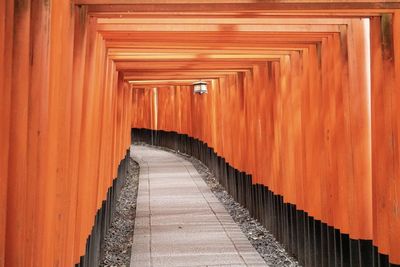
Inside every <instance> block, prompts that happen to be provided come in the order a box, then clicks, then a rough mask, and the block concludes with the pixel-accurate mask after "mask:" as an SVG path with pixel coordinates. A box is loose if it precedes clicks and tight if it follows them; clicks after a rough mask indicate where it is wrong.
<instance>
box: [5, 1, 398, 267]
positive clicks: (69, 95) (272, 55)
mask: <svg viewBox="0 0 400 267" xmlns="http://www.w3.org/2000/svg"><path fill="white" fill-rule="evenodd" d="M117 2H118V3H121V4H120V5H109V4H113V3H117ZM117 2H115V1H112V0H94V1H91V0H76V1H75V2H74V1H61V2H60V1H54V0H50V1H33V0H20V1H11V0H6V1H0V266H71V265H73V264H74V263H76V262H78V261H79V257H80V256H81V255H82V254H83V253H84V249H85V244H86V239H87V237H88V235H89V233H90V230H91V228H92V226H93V223H94V216H95V214H96V211H97V209H98V208H99V207H100V206H101V202H102V201H103V200H104V199H105V197H106V193H107V190H108V188H109V187H110V186H111V184H112V181H113V179H114V178H115V177H116V174H117V173H116V172H117V167H118V164H119V162H120V160H121V159H122V158H123V157H124V155H125V153H126V149H128V147H129V144H130V129H131V127H138V128H148V129H159V130H167V131H176V132H179V133H185V134H188V135H190V136H192V137H195V138H198V139H200V140H202V141H204V142H206V143H207V144H208V145H209V146H210V147H213V148H214V149H215V151H216V152H217V153H218V154H219V155H221V156H223V157H224V158H225V159H226V160H227V161H228V162H229V163H230V164H231V165H232V166H234V167H235V168H238V169H239V170H241V171H245V172H247V173H250V174H252V175H253V179H254V180H253V181H254V182H255V183H259V184H264V185H266V186H268V187H269V189H270V190H272V191H273V192H275V193H276V194H280V195H282V196H283V197H284V201H285V202H289V203H293V204H296V206H297V208H299V209H302V210H305V211H307V212H308V213H309V214H310V215H311V216H314V218H316V219H320V220H322V221H324V222H326V223H328V224H329V225H331V226H334V227H336V228H338V229H340V230H341V232H343V233H348V234H350V236H351V237H352V238H355V239H368V240H373V242H374V245H376V246H378V249H379V252H381V253H384V254H388V255H389V259H390V262H392V263H396V264H400V208H399V207H400V205H399V202H400V190H399V187H400V147H399V143H400V134H399V133H400V121H399V120H400V119H399V116H398V114H400V110H399V106H400V92H399V90H400V89H399V86H398V85H399V84H400V60H399V59H400V11H399V10H398V8H400V5H399V4H398V3H396V2H395V1H394V2H390V3H383V1H379V0H376V1H375V0H374V1H370V2H365V1H358V0H357V1H335V2H334V3H332V1H319V0H318V1H317V0H316V1H295V0H293V1H292V0H287V1H286V0H282V1H275V2H274V3H267V2H266V3H250V2H251V1H247V0H244V1H219V3H215V4H214V5H212V6H210V5H205V4H204V3H203V4H202V3H201V2H204V1H192V0H190V1H188V2H191V4H190V5H182V2H183V1H180V0H179V1H174V3H173V4H169V5H166V4H165V2H166V1H163V0H159V1H147V0H146V1H145V0H144V1H140V2H139V1H136V3H135V4H133V5H132V1H129V0H126V1H125V0H118V1H117ZM344 2H346V3H344ZM178 14H179V16H178ZM368 23H369V27H368V26H367V25H368ZM368 40H370V50H369V51H368V47H369V46H368ZM366 51H368V52H370V56H369V55H368V53H366ZM369 62H370V69H371V71H370V72H369V70H368V66H369ZM199 79H204V80H205V81H207V83H208V87H209V93H208V94H206V95H202V96H199V95H193V93H192V86H191V84H192V82H194V81H196V80H199ZM369 79H370V81H371V84H369Z"/></svg>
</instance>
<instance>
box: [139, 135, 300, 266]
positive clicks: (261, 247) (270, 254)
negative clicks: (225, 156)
mask: <svg viewBox="0 0 400 267" xmlns="http://www.w3.org/2000/svg"><path fill="white" fill-rule="evenodd" d="M135 145H144V146H149V147H154V148H157V149H161V150H164V151H168V152H171V153H174V154H176V155H178V156H180V157H182V158H184V159H185V160H187V161H189V162H191V163H192V164H193V166H194V167H195V168H196V170H197V171H198V172H199V173H200V175H201V177H202V178H203V180H204V181H205V182H206V183H207V185H208V186H209V187H210V189H211V191H212V192H213V193H214V195H215V196H216V197H217V198H218V200H219V201H220V202H221V203H222V204H223V205H224V207H225V208H226V210H227V211H228V212H229V214H230V215H231V216H232V218H233V220H234V221H235V222H236V223H237V224H238V225H239V227H240V229H241V230H242V232H243V233H244V234H245V235H246V237H247V239H248V240H249V241H250V243H251V244H252V245H253V247H254V248H255V249H256V250H257V252H258V253H259V254H260V255H261V257H262V258H263V259H264V260H265V262H266V264H267V265H268V266H274V267H275V266H279V267H281V266H284V267H294V266H300V265H299V263H298V262H297V261H296V260H295V259H294V258H293V257H291V256H290V255H289V254H288V253H287V252H286V250H285V249H284V247H283V246H282V245H281V244H280V243H279V242H278V241H277V240H276V239H275V237H274V236H273V235H272V234H271V233H270V232H269V231H268V230H267V229H265V228H264V226H262V225H261V224H260V223H259V222H258V221H257V220H256V219H254V218H252V217H251V216H250V214H249V211H248V210H247V209H246V208H243V207H242V206H241V205H240V204H239V203H238V202H236V201H235V200H234V199H233V198H232V197H231V196H230V195H229V194H228V192H227V191H226V190H225V189H224V188H223V187H222V185H220V184H219V183H218V180H217V179H216V178H215V176H214V175H213V174H212V173H211V172H210V170H209V169H208V168H207V166H205V165H204V164H203V163H202V162H201V161H199V160H198V159H196V158H194V157H191V156H189V155H187V154H184V153H181V152H177V151H175V150H172V149H169V148H165V147H159V146H153V145H148V144H146V143H141V142H140V143H135Z"/></svg>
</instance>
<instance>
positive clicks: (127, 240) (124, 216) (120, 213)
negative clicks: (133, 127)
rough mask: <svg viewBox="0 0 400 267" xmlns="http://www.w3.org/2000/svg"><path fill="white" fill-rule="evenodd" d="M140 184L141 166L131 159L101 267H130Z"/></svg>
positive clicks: (105, 245) (107, 235) (107, 237)
mask: <svg viewBox="0 0 400 267" xmlns="http://www.w3.org/2000/svg"><path fill="white" fill-rule="evenodd" d="M138 184H139V164H137V163H136V162H135V161H134V160H133V159H130V160H129V169H128V177H127V179H126V183H125V185H124V186H123V187H122V189H121V194H120V197H119V199H118V202H117V204H116V210H115V213H114V216H113V219H112V223H111V227H110V229H109V230H108V232H107V234H106V236H105V242H104V247H103V249H104V254H103V255H104V257H103V258H102V259H101V261H100V262H101V264H100V266H107V267H108V266H110V267H111V266H129V263H130V258H131V247H132V243H133V230H134V226H135V215H136V198H137V191H138Z"/></svg>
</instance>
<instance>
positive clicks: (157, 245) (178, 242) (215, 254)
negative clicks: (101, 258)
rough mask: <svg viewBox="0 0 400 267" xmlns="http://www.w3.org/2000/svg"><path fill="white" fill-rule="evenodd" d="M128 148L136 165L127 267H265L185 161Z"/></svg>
mask: <svg viewBox="0 0 400 267" xmlns="http://www.w3.org/2000/svg"><path fill="white" fill-rule="evenodd" d="M131 151H132V152H131V156H132V157H133V159H134V160H136V161H137V162H138V163H139V164H140V177H139V192H138V199H137V209H136V222H135V234H134V243H133V246H132V259H131V266H135V267H136V266H138V267H146V266H266V264H265V262H264V260H263V259H262V258H261V256H260V255H259V254H258V253H257V252H256V250H255V249H254V248H253V247H252V245H251V244H250V242H249V241H248V240H247V238H246V237H245V236H244V234H243V233H242V232H241V231H240V228H239V227H238V226H237V224H236V223H235V222H234V221H233V220H232V218H231V217H230V215H229V214H228V213H227V211H226V210H225V208H224V207H223V205H222V204H221V203H220V202H219V201H218V199H217V198H216V197H215V196H214V195H213V193H212V192H211V191H210V189H209V188H208V186H207V185H206V183H205V182H204V181H203V179H202V178H201V177H200V175H199V173H198V172H197V171H196V169H195V168H194V167H193V165H192V164H191V163H190V162H188V161H186V160H184V159H182V158H180V157H178V156H177V155H174V154H173V153H169V152H165V151H161V150H157V149H154V148H149V147H145V146H133V147H132V149H131Z"/></svg>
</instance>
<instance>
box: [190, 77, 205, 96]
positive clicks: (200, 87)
mask: <svg viewBox="0 0 400 267" xmlns="http://www.w3.org/2000/svg"><path fill="white" fill-rule="evenodd" d="M193 87H194V90H193V93H195V94H199V95H202V94H207V83H206V82H203V81H201V80H200V81H198V82H195V83H193Z"/></svg>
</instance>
